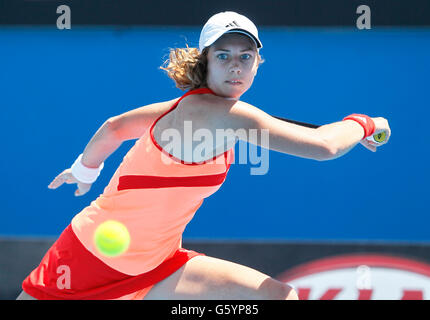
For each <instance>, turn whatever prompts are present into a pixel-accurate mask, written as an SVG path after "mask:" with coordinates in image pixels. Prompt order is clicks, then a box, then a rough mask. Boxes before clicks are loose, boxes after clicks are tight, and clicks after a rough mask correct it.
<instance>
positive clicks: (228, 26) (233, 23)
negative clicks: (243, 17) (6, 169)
mask: <svg viewBox="0 0 430 320" xmlns="http://www.w3.org/2000/svg"><path fill="white" fill-rule="evenodd" d="M225 27H226V28H230V27H234V28H238V27H239V28H240V25H239V24H238V23H237V22H236V21H234V20H233V21H232V22H230V23H229V24H227V25H226V26H225Z"/></svg>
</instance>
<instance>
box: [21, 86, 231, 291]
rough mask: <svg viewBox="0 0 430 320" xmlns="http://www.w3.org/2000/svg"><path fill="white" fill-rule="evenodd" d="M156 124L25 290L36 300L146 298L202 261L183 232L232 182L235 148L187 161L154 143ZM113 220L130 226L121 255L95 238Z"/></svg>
mask: <svg viewBox="0 0 430 320" xmlns="http://www.w3.org/2000/svg"><path fill="white" fill-rule="evenodd" d="M207 93H209V94H215V93H214V92H213V91H212V90H210V89H208V88H201V89H195V90H190V91H188V92H187V93H185V94H184V95H183V96H182V97H181V98H180V99H179V100H178V101H177V102H176V103H175V104H174V105H173V106H172V107H171V108H170V109H169V110H168V111H167V112H165V113H164V114H163V115H161V116H160V117H159V118H158V119H157V120H155V121H154V123H153V124H152V126H151V127H150V128H149V130H147V131H146V132H145V133H144V134H143V135H142V137H140V138H139V139H138V140H137V141H136V143H135V145H134V146H133V147H132V148H131V149H130V150H129V152H128V153H127V154H126V155H125V157H124V159H123V161H122V163H121V164H120V166H119V167H118V169H117V170H116V172H115V173H114V175H113V177H112V178H111V180H110V182H109V184H108V185H107V187H106V188H105V189H104V192H103V193H102V194H101V195H100V196H99V197H98V198H97V199H96V200H94V201H92V202H91V204H90V205H89V206H87V207H86V208H84V209H83V210H82V211H81V212H80V213H78V214H77V215H76V216H75V217H74V218H73V219H72V221H71V223H70V225H69V226H68V227H67V228H66V229H65V230H64V231H63V233H62V234H61V236H60V237H59V238H58V240H57V241H56V242H55V243H54V244H53V245H52V247H51V248H50V249H49V250H48V252H47V253H46V254H45V256H44V257H43V259H42V261H41V263H40V265H39V266H38V267H37V268H36V269H34V270H33V271H32V272H31V273H30V275H29V276H28V277H27V278H26V279H25V280H24V282H23V284H22V288H23V290H24V291H25V292H26V293H28V294H29V295H31V296H33V297H34V298H36V299H142V298H143V297H144V296H145V295H146V294H147V293H148V292H149V290H150V289H151V288H152V287H153V285H154V284H156V283H157V282H159V281H161V280H163V279H164V278H166V277H168V276H169V275H171V274H172V273H174V272H175V271H176V270H178V269H179V268H180V267H181V266H183V264H185V263H186V262H187V261H189V260H190V259H192V258H193V257H195V256H197V255H204V254H203V253H198V252H195V251H192V250H187V249H184V248H182V233H183V232H184V230H185V227H186V226H187V224H188V223H189V222H190V220H191V219H192V218H193V216H194V214H195V213H196V211H197V210H198V209H199V207H200V206H201V205H202V203H203V201H204V199H205V198H207V197H209V196H210V195H212V194H213V193H215V192H216V191H217V190H218V189H219V188H220V187H221V185H222V184H223V182H224V181H225V179H226V176H227V173H228V171H229V168H230V165H231V163H233V161H234V148H231V149H229V150H228V151H226V152H224V153H223V154H220V155H217V156H215V157H214V158H213V159H210V160H208V161H203V162H201V163H194V162H192V163H186V162H184V161H183V160H181V159H178V158H175V157H174V156H173V155H171V154H169V153H168V152H166V151H165V150H164V149H163V148H162V147H161V146H160V145H159V144H158V143H157V141H156V140H155V139H154V136H153V130H154V126H155V124H156V123H157V122H158V121H159V120H160V119H161V118H162V117H163V116H164V115H166V114H167V113H169V112H170V111H172V110H173V109H175V108H176V107H177V106H178V103H179V102H180V101H181V100H182V99H183V98H184V97H186V96H188V95H190V94H207ZM107 220H116V221H119V222H121V223H122V224H124V225H125V226H126V227H127V229H128V231H129V234H130V245H129V247H128V249H127V251H126V252H124V253H123V254H121V255H119V256H117V257H107V256H104V255H102V254H101V253H100V252H99V251H98V250H97V248H96V247H95V245H94V239H93V237H94V232H95V229H96V228H97V226H98V225H100V224H101V223H103V222H104V221H107Z"/></svg>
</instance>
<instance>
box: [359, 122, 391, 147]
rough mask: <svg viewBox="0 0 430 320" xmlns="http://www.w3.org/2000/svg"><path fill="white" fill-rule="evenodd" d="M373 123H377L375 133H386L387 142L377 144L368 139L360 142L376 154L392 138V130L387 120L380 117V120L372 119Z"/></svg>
mask: <svg viewBox="0 0 430 320" xmlns="http://www.w3.org/2000/svg"><path fill="white" fill-rule="evenodd" d="M372 120H373V122H374V123H375V132H381V131H384V132H385V140H384V141H383V142H380V143H375V142H373V141H369V140H367V139H363V140H361V141H360V143H361V144H362V145H363V146H364V147H365V148H367V149H369V150H370V151H372V152H376V148H378V147H380V146H382V145H384V144H386V143H387V142H388V140H389V139H390V136H391V129H390V126H389V124H388V121H387V119H385V118H382V117H378V118H372Z"/></svg>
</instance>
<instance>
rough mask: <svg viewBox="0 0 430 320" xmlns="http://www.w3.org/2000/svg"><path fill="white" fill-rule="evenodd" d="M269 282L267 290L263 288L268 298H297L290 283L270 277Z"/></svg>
mask: <svg viewBox="0 0 430 320" xmlns="http://www.w3.org/2000/svg"><path fill="white" fill-rule="evenodd" d="M270 280H271V283H270V284H269V285H268V286H267V289H268V290H265V292H266V294H267V297H265V298H266V299H269V300H299V297H298V295H297V292H296V290H294V288H293V287H291V286H290V285H288V284H286V283H284V282H281V281H278V280H274V279H270Z"/></svg>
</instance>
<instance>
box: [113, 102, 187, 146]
mask: <svg viewBox="0 0 430 320" xmlns="http://www.w3.org/2000/svg"><path fill="white" fill-rule="evenodd" d="M179 99H180V98H175V99H172V100H168V101H163V102H157V103H153V104H149V105H146V106H143V107H139V108H136V109H133V110H130V111H127V112H125V113H122V114H120V115H117V116H114V117H111V118H110V119H109V120H108V123H109V127H110V128H111V130H112V131H114V132H115V134H116V135H117V137H118V138H119V139H121V140H131V139H137V138H139V137H141V135H142V134H143V133H144V132H145V130H147V129H148V128H149V127H150V126H151V125H152V123H153V122H154V121H155V120H156V119H157V118H158V117H160V116H161V115H163V114H164V113H165V112H167V111H168V110H169V109H170V108H171V107H172V106H173V105H174V104H175V103H176V102H177V101H178V100H179Z"/></svg>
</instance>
